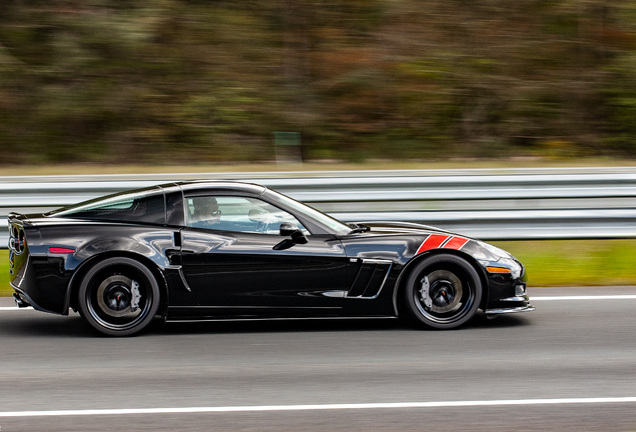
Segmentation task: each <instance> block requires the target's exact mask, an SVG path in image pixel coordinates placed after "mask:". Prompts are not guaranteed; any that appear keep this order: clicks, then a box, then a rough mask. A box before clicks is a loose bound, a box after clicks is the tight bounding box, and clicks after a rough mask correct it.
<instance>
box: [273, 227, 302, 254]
mask: <svg viewBox="0 0 636 432" xmlns="http://www.w3.org/2000/svg"><path fill="white" fill-rule="evenodd" d="M280 235H282V236H285V237H287V236H291V239H285V240H283V241H282V242H280V243H278V244H277V245H275V246H274V248H273V249H274V250H285V249H289V248H290V247H292V246H294V245H297V244H307V242H308V240H307V237H306V236H305V234H303V232H302V231H301V230H300V228H298V226H297V225H295V224H293V223H289V222H283V223H282V224H280Z"/></svg>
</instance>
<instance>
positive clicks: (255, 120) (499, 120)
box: [0, 0, 636, 164]
mask: <svg viewBox="0 0 636 432" xmlns="http://www.w3.org/2000/svg"><path fill="white" fill-rule="evenodd" d="M634 66H636V6H634V5H633V4H632V3H631V2H627V1H626V0H619V1H616V2H609V3H608V2H605V1H601V0H559V1H531V2H509V1H504V0H478V1H470V2H466V1H459V0H455V1H448V0H426V1H424V2H422V1H419V0H334V1H324V0H318V1H315V0H312V1H307V0H298V1H291V0H274V1H262V0H253V1H243V2H236V1H229V0H216V1H214V2H212V1H194V0H144V1H141V0H130V1H125V2H123V1H121V0H100V1H92V0H89V1H79V0H49V1H46V2H45V1H42V0H39V1H29V2H27V1H24V0H6V1H4V2H3V7H2V13H1V14H0V158H1V160H2V162H3V163H5V164H6V163H50V162H62V161H64V162H74V161H75V162H95V161H105V162H110V163H157V162H161V161H170V162H173V163H183V162H192V161H196V162H217V161H228V160H235V161H259V160H272V159H273V158H274V150H273V140H272V133H273V132H274V131H281V130H284V131H295V132H300V133H301V135H302V144H303V157H304V158H308V159H311V158H337V159H348V160H363V159H367V158H372V157H378V158H404V159H411V158H440V157H449V156H462V157H486V158H492V157H500V156H512V155H546V156H550V157H570V156H572V155H582V156H585V155H619V156H621V157H622V156H629V157H633V156H636V144H634V143H636V126H634V124H635V123H634V122H633V118H634V114H636V112H635V110H636V102H635V101H636V78H634V76H635V75H634V74H633V70H634ZM555 142H559V143H567V145H565V146H556V147H555V146H554V145H553V144H550V143H555ZM555 149H558V150H555Z"/></svg>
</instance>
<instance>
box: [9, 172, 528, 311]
mask: <svg viewBox="0 0 636 432" xmlns="http://www.w3.org/2000/svg"><path fill="white" fill-rule="evenodd" d="M161 189H162V190H163V194H164V196H165V202H166V223H165V224H163V225H160V224H156V225H153V224H136V223H131V222H125V223H124V222H112V221H87V220H78V219H70V218H67V219H64V218H56V217H51V216H46V215H18V214H15V213H14V214H10V215H9V222H10V225H15V226H17V227H23V229H24V232H25V234H26V239H27V242H26V243H27V249H26V250H25V251H24V252H23V253H22V254H21V255H19V256H15V257H14V264H13V266H12V268H11V272H12V274H11V276H10V281H11V283H12V285H13V287H14V289H15V290H16V292H18V293H21V294H23V295H24V296H25V297H26V299H27V301H28V303H30V304H31V305H33V307H34V308H35V309H38V310H42V311H46V312H52V313H57V314H63V315H66V314H68V309H69V307H73V308H75V307H76V305H75V297H74V296H75V292H76V290H77V287H78V284H79V281H81V278H82V275H83V274H84V273H85V272H86V271H87V270H88V269H89V268H90V267H91V265H92V264H93V263H95V262H97V261H99V260H101V259H105V258H106V257H110V256H128V257H132V258H135V259H137V260H139V261H140V262H142V263H144V264H145V265H147V266H148V267H149V268H151V270H152V271H153V272H154V273H155V275H156V276H157V280H158V281H159V285H160V287H161V290H162V300H163V302H162V308H161V311H160V312H161V313H162V314H164V316H165V317H166V318H167V319H171V318H174V319H189V318H192V319H201V318H223V317H237V316H238V317H254V316H397V315H398V313H399V309H398V306H399V300H400V299H399V296H398V289H399V287H400V283H401V282H402V281H403V280H404V277H405V274H407V272H408V270H409V269H410V268H411V267H412V266H413V265H414V264H415V263H417V262H419V260H421V259H424V258H425V257H427V256H428V255H430V254H434V253H440V252H443V253H450V254H456V255H459V256H461V257H463V258H464V259H466V260H467V261H469V262H470V263H471V264H472V265H473V266H474V267H475V268H476V269H477V271H478V273H479V275H480V277H481V279H482V285H483V286H484V295H483V297H482V302H481V308H482V309H487V308H498V307H506V308H512V307H519V306H526V305H527V301H519V302H510V301H508V302H501V301H500V300H501V299H503V298H510V297H513V296H514V287H515V285H516V284H520V283H525V280H526V276H525V274H524V273H525V272H524V271H523V270H522V274H521V276H520V277H519V278H518V279H516V280H515V279H513V278H512V276H511V274H492V273H489V272H487V271H486V270H485V264H484V263H491V264H493V263H496V261H497V259H496V257H494V256H492V255H491V254H489V252H488V251H487V250H485V249H484V248H483V247H481V246H480V245H479V243H478V242H477V241H475V240H472V239H469V241H468V242H467V243H466V245H465V246H464V247H462V249H461V250H454V249H432V250H428V251H425V252H423V253H421V254H419V255H417V256H416V252H417V251H418V247H420V245H421V244H422V242H423V241H424V240H426V238H427V237H428V236H429V235H431V234H436V233H440V232H441V233H445V234H448V235H451V233H446V232H445V231H442V230H438V229H435V228H432V227H425V226H420V225H414V224H399V223H390V224H378V223H373V224H369V225H370V226H371V231H370V232H367V233H358V234H352V235H333V234H330V233H329V232H328V229H327V228H326V227H325V226H321V225H320V224H317V223H316V222H315V221H312V220H310V219H307V218H305V217H303V215H302V214H298V213H297V212H295V211H294V210H293V209H290V208H289V207H287V206H286V205H285V203H284V202H281V201H280V200H277V195H276V194H274V193H271V192H270V191H269V190H268V189H266V188H264V187H262V186H257V185H250V184H239V183H230V182H217V183H212V182H208V183H196V182H194V183H183V184H169V185H163V186H161ZM209 192H214V193H222V194H232V195H237V196H247V197H260V198H261V199H263V200H265V201H267V202H270V203H271V204H273V205H275V206H277V207H279V208H282V209H283V210H286V211H288V212H289V213H291V214H293V215H294V216H296V217H297V218H298V220H299V221H300V222H301V223H302V224H303V225H304V226H306V227H307V228H308V229H309V230H310V231H311V232H312V235H310V236H308V239H309V242H308V243H307V244H306V245H294V246H293V247H291V248H288V249H285V250H282V251H276V250H274V249H273V246H274V245H275V244H276V243H278V242H279V241H280V240H281V237H280V236H271V235H262V234H248V233H236V232H225V231H212V230H206V229H199V228H192V227H186V226H185V209H184V203H185V197H188V196H198V195H204V194H206V193H209ZM50 247H64V248H69V249H73V250H75V252H74V253H62V254H59V253H52V252H50V250H49V248H50ZM25 259H28V260H29V263H28V264H27V262H26V261H25ZM29 265H30V266H29ZM212 282H213V283H214V285H213V287H211V286H210V284H211V283H212Z"/></svg>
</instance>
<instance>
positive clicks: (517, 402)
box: [0, 397, 636, 417]
mask: <svg viewBox="0 0 636 432" xmlns="http://www.w3.org/2000/svg"><path fill="white" fill-rule="evenodd" d="M617 403H636V397H608V398H566V399H519V400H485V401H447V402H398V403H361V404H325V405H261V406H225V407H224V406H218V407H184V408H137V409H134V408H127V409H92V410H88V409H87V410H58V411H5V412H0V417H53V416H90V415H125V414H182V413H227V412H265V411H326V410H358V409H396V408H397V409H399V408H444V407H476V406H505V405H567V404H617Z"/></svg>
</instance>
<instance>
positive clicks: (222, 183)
mask: <svg viewBox="0 0 636 432" xmlns="http://www.w3.org/2000/svg"><path fill="white" fill-rule="evenodd" d="M176 184H177V185H178V186H179V187H180V188H181V189H182V190H183V192H184V193H187V192H194V193H198V192H215V193H217V192H234V193H236V192H242V193H248V194H250V195H256V196H260V195H261V194H263V192H265V191H266V190H267V188H266V187H265V186H261V185H257V184H253V183H243V182H236V181H226V180H197V181H184V182H178V183H176Z"/></svg>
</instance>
